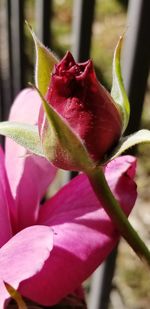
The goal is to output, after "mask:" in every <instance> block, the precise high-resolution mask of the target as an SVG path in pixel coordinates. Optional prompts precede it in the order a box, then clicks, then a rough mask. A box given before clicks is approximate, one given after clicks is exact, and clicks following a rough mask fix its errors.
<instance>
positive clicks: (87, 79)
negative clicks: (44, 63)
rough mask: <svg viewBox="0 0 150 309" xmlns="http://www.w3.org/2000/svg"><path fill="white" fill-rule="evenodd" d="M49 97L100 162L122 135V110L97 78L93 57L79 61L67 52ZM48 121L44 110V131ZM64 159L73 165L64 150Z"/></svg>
mask: <svg viewBox="0 0 150 309" xmlns="http://www.w3.org/2000/svg"><path fill="white" fill-rule="evenodd" d="M46 100H47V102H48V103H49V104H50V105H51V106H52V107H53V108H54V109H55V110H56V111H57V113H58V114H59V115H60V116H61V117H62V118H63V119H64V120H65V122H66V123H67V124H68V125H69V127H70V128H71V129H72V131H73V132H74V133H75V134H76V136H78V137H79V138H80V140H81V141H82V143H83V145H84V146H85V148H86V150H87V151H88V153H89V155H90V157H91V158H92V160H93V161H94V162H96V163H97V164H99V163H100V162H101V161H102V160H103V158H104V156H105V154H107V152H109V151H110V150H111V149H112V147H113V146H114V145H115V144H116V143H117V141H118V139H119V138H120V135H121V130H122V121H121V115H120V112H119V110H118V109H117V107H116V105H115V102H114V101H113V99H112V97H111V96H110V94H109V93H108V92H107V90H106V89H105V88H104V87H103V86H102V85H101V84H100V83H99V81H98V80H97V78H96V75H95V72H94V68H93V63H92V61H91V60H88V61H86V62H84V63H79V64H78V63H76V62H75V60H74V59H73V57H72V55H71V53H70V52H67V53H66V55H65V56H64V58H63V59H62V60H61V61H60V62H59V63H58V64H57V65H55V68H54V71H53V73H52V77H51V82H50V85H49V88H48V91H47V94H46ZM46 121H47V120H46V117H44V113H43V111H41V112H40V117H39V128H40V134H42V130H41V128H42V127H43V126H45V127H46ZM44 122H45V123H44ZM41 139H42V136H41ZM42 142H43V141H42ZM60 161H61V164H59V158H57V162H58V164H57V166H58V167H61V168H65V166H67V167H68V168H67V169H69V162H66V161H67V158H66V157H64V158H62V153H61V158H60ZM63 162H64V164H63ZM70 169H71V167H70Z"/></svg>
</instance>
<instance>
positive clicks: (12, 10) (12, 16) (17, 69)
mask: <svg viewBox="0 0 150 309" xmlns="http://www.w3.org/2000/svg"><path fill="white" fill-rule="evenodd" d="M7 8H8V20H9V21H8V37H9V58H10V61H9V62H10V63H11V68H10V72H11V78H12V92H13V93H12V96H13V97H15V96H16V95H17V94H18V92H19V91H20V90H21V89H22V88H23V86H24V74H23V72H24V65H25V59H24V52H23V50H24V44H23V43H24V31H23V29H24V0H21V1H20V0H13V1H11V0H7Z"/></svg>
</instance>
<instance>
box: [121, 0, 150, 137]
mask: <svg viewBox="0 0 150 309" xmlns="http://www.w3.org/2000/svg"><path fill="white" fill-rule="evenodd" d="M127 27H128V30H127V34H126V41H125V46H124V53H123V77H124V83H125V87H126V90H127V93H128V96H129V100H130V105H131V116H130V121H129V125H128V128H127V132H126V133H127V134H130V133H132V132H133V131H136V130H137V129H138V128H139V125H140V119H141V112H142V107H143V101H144V95H145V90H146V85H147V78H148V72H149V65H150V39H149V29H150V1H149V0H144V1H143V0H132V1H131V0H130V2H129V14H128V20H127Z"/></svg>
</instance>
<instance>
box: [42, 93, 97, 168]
mask: <svg viewBox="0 0 150 309" xmlns="http://www.w3.org/2000/svg"><path fill="white" fill-rule="evenodd" d="M36 90H37V91H38V93H39V95H40V97H41V99H42V104H43V108H44V111H45V114H46V117H47V125H46V128H43V131H42V132H41V135H42V136H41V140H42V146H43V151H44V154H45V157H46V158H47V159H48V160H49V161H51V162H52V163H53V164H54V165H56V166H58V167H60V168H62V169H68V170H80V171H87V170H88V169H90V168H93V166H95V165H94V162H93V161H92V159H91V158H90V157H89V154H88V152H87V150H86V148H85V146H84V144H83V142H82V141H81V139H80V138H79V137H78V136H77V135H76V134H75V133H74V132H73V131H72V129H71V128H70V127H69V125H68V124H67V123H66V121H65V120H64V119H63V118H62V117H61V116H60V115H59V114H58V113H57V112H56V111H55V110H54V109H53V108H52V106H51V105H50V104H48V103H47V101H46V100H45V99H44V97H43V96H42V94H41V93H40V91H39V90H38V89H36ZM61 159H62V162H64V161H65V160H66V161H67V162H69V165H68V167H67V168H63V167H61V164H60V160H61ZM57 163H58V165H57ZM62 165H63V164H62Z"/></svg>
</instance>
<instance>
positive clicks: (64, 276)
mask: <svg viewBox="0 0 150 309" xmlns="http://www.w3.org/2000/svg"><path fill="white" fill-rule="evenodd" d="M115 166H116V167H117V168H119V169H117V170H116V174H115ZM134 171H135V159H134V158H133V157H130V156H125V157H122V158H118V159H116V160H115V161H113V162H111V163H109V165H108V167H107V168H106V177H107V179H108V181H109V183H110V186H111V189H112V191H113V193H114V194H115V196H116V198H117V199H118V200H119V202H120V203H121V205H122V208H123V209H124V211H125V212H126V213H127V214H129V212H130V211H131V209H132V207H133V205H134V202H135V199H136V185H135V183H134V182H133V180H132V177H133V174H134ZM115 175H116V176H115ZM122 186H123V187H122ZM102 206H103V205H99V202H98V200H97V198H96V196H95V194H94V193H93V191H92V189H91V187H90V184H89V181H88V179H87V177H86V176H85V175H83V174H82V175H80V176H77V177H76V178H75V179H74V180H72V181H71V182H70V183H69V184H67V185H66V186H64V187H63V188H62V189H61V190H60V191H59V192H58V193H57V194H56V195H55V196H54V197H53V198H52V199H51V200H50V201H48V202H46V203H45V205H44V206H43V207H42V208H41V211H40V216H39V223H40V224H46V225H49V226H51V227H52V228H53V231H54V249H53V252H52V254H51V257H50V258H49V259H48V260H47V261H46V263H45V266H44V268H43V269H42V271H41V272H40V273H39V274H37V275H36V276H34V277H33V278H31V280H26V281H25V282H24V283H22V285H21V291H22V293H23V294H24V295H25V296H27V297H29V298H31V299H32V300H35V301H37V302H39V303H41V304H43V305H52V304H54V303H57V302H58V301H59V300H60V299H61V298H63V297H64V296H65V295H67V294H68V293H70V292H72V291H73V290H75V288H76V287H77V286H79V285H80V283H81V282H82V281H83V280H85V279H86V278H87V277H88V276H89V275H90V274H91V273H92V272H93V271H94V270H95V269H96V267H97V266H98V265H99V264H100V263H101V262H102V261H103V260H104V259H105V258H106V256H107V255H108V254H109V253H110V252H111V250H112V249H113V247H114V246H115V245H116V243H117V241H118V238H119V233H118V232H117V230H116V228H115V226H114V224H113V223H112V221H111V219H110V218H109V217H108V215H107V214H106V212H105V211H104V209H103V207H102Z"/></svg>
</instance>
